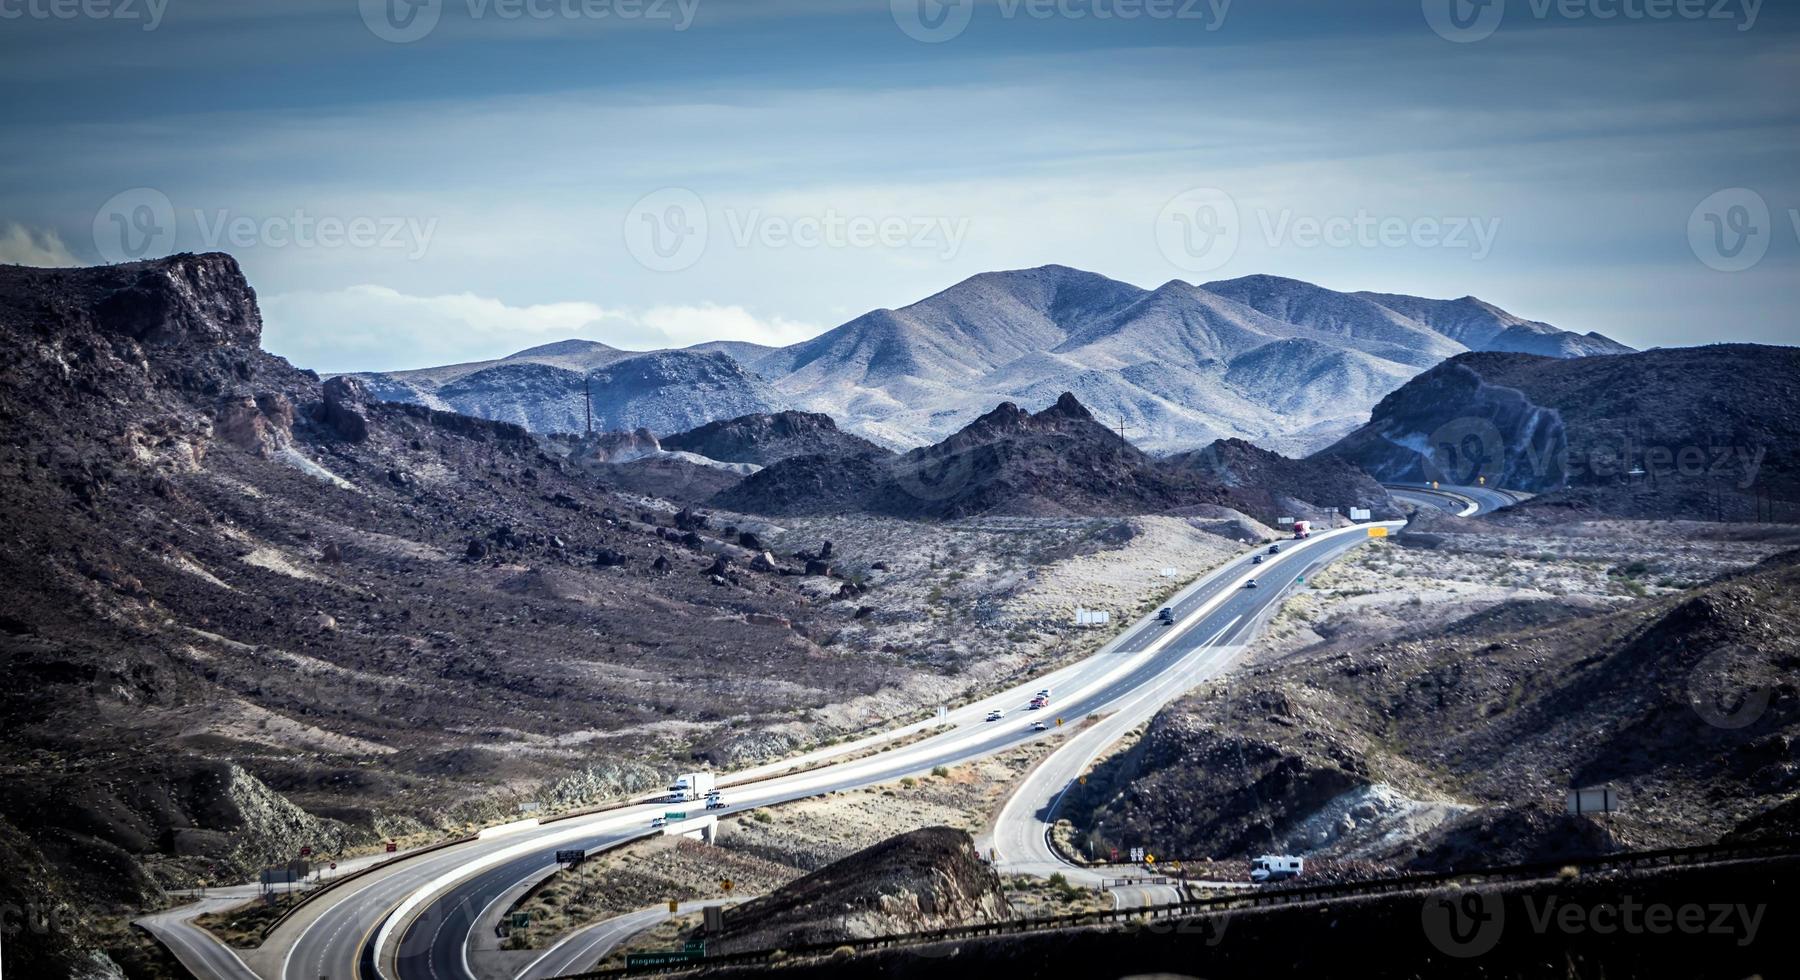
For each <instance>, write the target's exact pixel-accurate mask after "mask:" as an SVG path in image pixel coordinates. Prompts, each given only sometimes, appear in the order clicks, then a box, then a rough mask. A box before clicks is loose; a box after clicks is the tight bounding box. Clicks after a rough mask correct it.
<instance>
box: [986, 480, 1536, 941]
mask: <svg viewBox="0 0 1800 980" xmlns="http://www.w3.org/2000/svg"><path fill="white" fill-rule="evenodd" d="M1388 490H1389V492H1390V493H1392V494H1394V495H1395V496H1396V497H1398V498H1400V499H1403V500H1407V501H1408V502H1411V503H1414V504H1417V505H1421V506H1432V507H1440V508H1443V509H1445V510H1447V511H1450V512H1451V513H1455V514H1458V515H1459V516H1473V515H1476V514H1482V513H1490V512H1492V511H1494V510H1497V509H1500V508H1502V507H1508V506H1511V505H1512V504H1513V503H1515V502H1516V501H1517V499H1518V498H1517V496H1516V495H1514V494H1512V493H1510V492H1508V491H1505V490H1498V489H1490V488H1487V487H1464V486H1440V487H1437V488H1432V487H1429V486H1419V485H1411V484H1397V485H1391V486H1389V487H1388ZM1389 526H1390V527H1392V526H1394V525H1393V524H1390V525H1389ZM1362 540H1364V539H1360V538H1355V537H1353V536H1345V537H1343V538H1341V539H1339V540H1338V541H1337V542H1335V543H1333V544H1332V546H1331V547H1330V548H1329V549H1326V550H1319V551H1314V552H1312V553H1310V554H1307V555H1305V556H1303V561H1304V563H1305V568H1304V570H1303V571H1302V572H1301V573H1299V574H1297V575H1290V574H1289V573H1290V571H1291V569H1289V568H1285V567H1283V568H1281V575H1282V577H1281V578H1280V579H1275V580H1274V581H1277V582H1280V583H1282V584H1283V586H1284V587H1283V588H1281V589H1280V590H1271V592H1270V594H1268V595H1266V596H1264V597H1263V601H1260V602H1259V601H1257V600H1254V599H1252V598H1251V596H1250V595H1248V594H1246V595H1240V596H1238V597H1237V598H1235V599H1234V600H1232V601H1231V602H1228V603H1226V604H1224V605H1222V606H1220V607H1219V608H1217V609H1216V610H1214V611H1213V612H1212V613H1211V614H1210V615H1209V616H1208V617H1207V620H1206V621H1204V622H1203V623H1201V624H1197V625H1196V629H1197V630H1199V631H1200V632H1205V631H1206V630H1208V629H1210V628H1212V627H1213V626H1214V625H1218V627H1219V630H1220V632H1219V633H1218V634H1217V635H1216V637H1215V640H1214V641H1213V642H1212V643H1210V644H1209V647H1210V649H1207V650H1204V651H1201V652H1200V653H1199V654H1198V655H1197V656H1195V657H1194V658H1193V659H1192V661H1191V663H1189V664H1188V665H1186V666H1185V667H1184V668H1183V669H1182V670H1181V671H1178V672H1176V676H1182V677H1186V678H1188V679H1189V680H1188V682H1187V686H1188V687H1189V688H1191V687H1193V686H1195V685H1197V684H1199V683H1200V682H1202V681H1204V680H1208V679H1211V678H1214V677H1217V676H1219V675H1220V674H1222V673H1224V672H1225V671H1226V670H1227V669H1229V668H1230V666H1231V665H1232V663H1233V662H1235V661H1236V659H1237V658H1238V657H1239V656H1241V654H1242V652H1243V650H1244V647H1245V644H1246V643H1247V641H1248V640H1249V639H1250V638H1251V637H1253V636H1254V634H1255V632H1256V630H1257V628H1258V627H1259V626H1260V624H1261V622H1262V621H1263V619H1265V618H1266V617H1267V616H1268V615H1270V614H1272V613H1273V612H1274V610H1275V609H1276V608H1278V606H1279V604H1280V602H1281V600H1282V599H1283V598H1284V597H1285V595H1286V593H1287V591H1288V589H1287V588H1286V586H1288V585H1292V584H1297V583H1296V582H1295V579H1298V578H1302V577H1305V576H1310V575H1311V574H1313V573H1314V572H1316V571H1317V570H1319V569H1321V568H1323V567H1324V566H1325V565H1327V564H1329V563H1331V562H1332V561H1335V560H1336V559H1337V558H1338V557H1340V556H1341V555H1342V554H1343V553H1344V552H1345V551H1348V550H1349V549H1350V548H1353V547H1355V546H1356V545H1357V544H1359V543H1361V541H1362ZM1264 576H1265V577H1269V576H1270V573H1269V572H1264ZM1244 592H1245V593H1249V592H1250V590H1244ZM1226 617H1232V618H1231V619H1230V620H1229V621H1227V620H1226ZM1222 623H1225V624H1226V625H1220V624H1222ZM1179 694H1180V692H1179V691H1176V692H1173V693H1171V692H1170V691H1169V690H1168V687H1167V685H1160V686H1158V687H1154V688H1148V689H1146V690H1145V691H1143V692H1142V694H1141V695H1140V696H1139V697H1138V698H1136V699H1134V701H1132V702H1131V703H1129V704H1127V705H1125V706H1123V707H1121V709H1120V710H1119V711H1118V712H1117V713H1115V714H1114V715H1112V716H1111V717H1109V718H1107V719H1105V720H1104V721H1103V722H1102V723H1100V724H1099V725H1095V726H1093V727H1092V728H1090V729H1088V730H1086V731H1083V732H1081V733H1080V734H1079V735H1077V736H1076V737H1075V738H1073V739H1071V740H1070V742H1069V743H1068V744H1066V745H1064V746H1063V747H1062V748H1060V749H1058V750H1057V751H1056V752H1055V753H1054V754H1052V755H1051V756H1050V757H1049V758H1048V759H1046V760H1044V762H1043V763H1041V764H1040V765H1039V766H1038V767H1037V768H1036V769H1035V770H1033V771H1032V773H1031V774H1030V775H1029V776H1027V777H1026V779H1025V781H1024V782H1022V783H1021V784H1020V785H1019V787H1018V788H1017V789H1016V790H1015V791H1014V793H1013V795H1012V797H1010V798H1009V799H1008V801H1007V803H1006V805H1005V806H1004V807H1003V808H1002V809H1001V813H1000V816H999V817H997V818H996V820H995V823H994V826H993V827H992V828H991V829H990V830H989V832H988V833H987V834H985V835H983V838H982V845H983V846H984V847H987V848H988V849H990V851H991V853H993V854H994V855H995V857H996V863H997V864H998V865H999V867H1000V868H1001V870H1003V871H1007V872H1011V873H1019V874H1033V875H1038V876H1046V875H1049V874H1053V873H1061V874H1062V875H1064V877H1066V878H1069V879H1070V880H1071V881H1074V882H1076V883H1078V884H1083V885H1089V886H1097V885H1099V884H1101V883H1102V882H1103V881H1104V880H1106V879H1109V878H1110V879H1117V878H1120V877H1130V876H1133V875H1137V876H1147V875H1149V874H1150V872H1149V871H1148V870H1145V869H1133V870H1127V869H1125V868H1122V867H1119V866H1114V867H1110V868H1100V869H1089V868H1082V867H1078V866H1075V865H1072V864H1070V863H1069V862H1067V861H1065V860H1064V859H1063V857H1062V856H1061V855H1060V854H1058V853H1056V852H1055V850H1054V849H1053V848H1052V847H1051V846H1050V842H1049V836H1048V835H1049V831H1050V828H1051V826H1052V825H1054V823H1055V820H1056V812H1057V809H1058V807H1059V806H1060V804H1061V802H1062V798H1063V795H1064V794H1065V793H1067V792H1068V789H1069V788H1070V787H1071V786H1073V785H1074V784H1075V781H1076V780H1077V779H1079V778H1080V777H1081V775H1082V774H1083V773H1085V772H1086V771H1087V770H1088V768H1089V767H1090V766H1092V764H1093V763H1094V761H1095V760H1096V759H1098V758H1099V757H1100V756H1101V755H1102V754H1104V753H1105V752H1106V751H1107V750H1108V749H1109V748H1110V747H1111V746H1112V745H1113V744H1115V743H1116V742H1117V741H1118V740H1119V738H1120V737H1122V736H1123V735H1124V734H1125V733H1126V732H1127V731H1129V730H1131V729H1132V728H1134V727H1136V726H1137V725H1139V724H1141V723H1143V722H1145V721H1147V720H1148V719H1149V718H1150V717H1151V716H1153V715H1154V714H1155V713H1156V711H1157V710H1158V709H1159V708H1160V707H1161V705H1162V704H1164V703H1166V702H1167V701H1169V700H1172V699H1173V698H1174V697H1175V696H1179ZM1114 894H1115V896H1116V900H1117V902H1118V904H1119V906H1120V907H1134V906H1136V905H1139V904H1154V902H1155V901H1156V900H1162V901H1173V900H1174V899H1175V898H1176V896H1177V891H1176V889H1174V888H1172V887H1169V888H1158V887H1157V886H1125V887H1121V888H1115V889H1114Z"/></svg>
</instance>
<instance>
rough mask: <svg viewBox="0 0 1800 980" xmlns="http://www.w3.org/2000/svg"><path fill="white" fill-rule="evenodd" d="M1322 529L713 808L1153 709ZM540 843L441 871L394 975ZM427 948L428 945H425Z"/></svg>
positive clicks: (440, 947) (946, 760) (873, 779)
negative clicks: (1065, 664)
mask: <svg viewBox="0 0 1800 980" xmlns="http://www.w3.org/2000/svg"><path fill="white" fill-rule="evenodd" d="M1327 537H1331V535H1329V534H1328V533H1326V532H1321V533H1320V534H1319V535H1318V536H1317V538H1316V539H1315V540H1314V541H1308V542H1298V541H1288V542H1282V546H1283V549H1284V550H1283V552H1282V553H1281V554H1278V555H1269V554H1267V551H1266V549H1262V548H1259V549H1257V551H1256V552H1247V553H1245V554H1244V555H1242V556H1240V557H1239V558H1237V559H1234V560H1232V561H1230V562H1227V563H1226V564H1225V565H1223V566H1221V567H1220V568H1219V569H1216V570H1214V571H1213V572H1212V573H1209V574H1208V575H1207V576H1205V577H1203V578H1202V579H1201V580H1199V581H1197V582H1195V583H1194V584H1192V585H1190V586H1189V587H1188V588H1186V589H1184V590H1183V591H1182V592H1181V593H1180V594H1178V595H1177V596H1176V597H1175V598H1174V599H1172V600H1171V601H1170V603H1169V605H1170V606H1171V607H1172V608H1174V609H1175V610H1176V619H1177V625H1173V626H1170V625H1165V624H1163V623H1161V622H1159V621H1158V620H1157V619H1156V617H1155V614H1152V615H1151V616H1149V617H1146V618H1145V619H1144V620H1141V621H1139V622H1138V623H1136V624H1134V625H1133V626H1132V627H1131V628H1130V629H1128V630H1126V631H1125V633H1124V634H1123V635H1122V636H1120V637H1119V638H1117V639H1116V640H1114V641H1113V642H1112V643H1110V644H1108V645H1107V646H1106V647H1104V648H1102V651H1101V653H1099V654H1097V655H1095V656H1094V657H1093V658H1090V659H1089V660H1087V661H1084V662H1083V663H1082V664H1080V665H1077V668H1079V669H1065V670H1064V671H1059V672H1057V674H1053V675H1051V676H1052V677H1056V676H1058V675H1061V679H1062V683H1061V684H1059V685H1054V686H1052V692H1053V695H1055V697H1053V701H1052V706H1051V708H1050V709H1048V710H1046V711H1038V712H1031V711H1024V710H1020V711H1017V712H1016V713H1015V712H1012V711H1009V712H1008V714H1007V716H1006V717H1005V718H1003V719H1002V720H1001V721H998V722H992V723H989V722H985V721H982V720H979V719H980V718H982V717H984V716H985V709H986V707H987V706H988V705H989V704H997V705H1007V706H1009V707H1016V708H1023V707H1024V703H1025V702H1028V701H1029V699H1030V697H1031V694H1032V692H1034V691H1035V690H1037V689H1038V685H1039V683H1040V682H1035V681H1034V682H1032V683H1028V684H1025V685H1021V686H1020V687H1018V688H1016V689H1014V690H1013V691H1010V692H1006V693H1004V694H1001V695H996V696H995V697H993V698H989V699H984V700H983V701H980V702H977V703H976V704H975V705H972V706H970V707H969V708H968V709H963V710H962V712H961V716H962V717H961V722H962V723H961V724H958V725H957V727H956V728H955V729H954V730H952V731H949V732H945V733H943V734H940V735H935V736H932V737H930V738H927V739H924V740H921V741H919V742H917V743H914V744H912V745H908V746H904V747H902V748H899V749H894V750H891V751H888V752H884V753H880V754H878V755H876V756H873V757H871V758H868V759H860V760H853V761H848V762H840V763H837V764H836V765H833V766H830V767H828V768H825V769H821V770H817V771H813V772H807V773H799V774H794V775H789V776H784V777H777V778H775V779H770V780H765V781H763V782H761V783H757V784H753V785H747V786H737V787H733V788H731V789H728V790H727V792H726V794H725V796H726V800H727V802H728V804H729V805H728V806H726V807H725V808H723V809H721V810H719V811H717V812H718V813H719V814H720V815H725V814H730V813H734V812H738V811H741V810H745V809H750V808H753V807H757V806H766V805H769V804H772V803H780V802H786V801H789V800H793V799H800V798H804V797H807V796H812V795H816V794H819V793H823V792H830V791H835V790H842V789H852V788H857V787H860V786H866V785H871V784H875V783H881V782H887V781H889V780H892V779H896V778H899V777H900V776H903V775H908V774H912V773H917V772H922V771H926V770H928V769H930V768H932V767H934V766H937V765H949V764H955V763H959V762H963V761H967V760H968V759H971V758H976V757H979V756H982V755H986V754H989V753H992V752H996V751H999V750H1001V749H1005V748H1008V747H1010V746H1013V745H1016V744H1018V743H1019V742H1022V741H1025V740H1028V739H1031V738H1036V737H1044V733H1039V732H1035V731H1033V730H1032V727H1031V726H1032V723H1033V722H1034V721H1037V720H1038V719H1039V718H1040V717H1041V718H1043V719H1044V720H1045V721H1046V722H1047V723H1052V724H1053V723H1054V720H1055V719H1056V718H1059V717H1060V718H1063V719H1065V720H1073V719H1080V718H1084V717H1086V716H1087V715H1088V714H1093V713H1098V712H1101V711H1103V710H1107V709H1109V708H1110V707H1112V706H1115V705H1118V704H1121V703H1124V702H1126V701H1128V700H1132V696H1133V695H1134V693H1141V692H1143V691H1146V690H1149V691H1154V692H1156V694H1157V700H1156V701H1155V702H1154V703H1153V704H1151V706H1150V710H1151V711H1154V708H1155V706H1156V705H1160V703H1162V701H1164V700H1168V699H1170V698H1173V697H1175V696H1178V695H1179V694H1180V693H1181V692H1182V691H1184V690H1186V689H1187V688H1188V687H1191V686H1192V684H1193V683H1194V682H1195V680H1194V678H1192V677H1188V676H1185V669H1186V667H1187V666H1189V661H1190V660H1191V659H1192V656H1193V654H1194V653H1195V651H1197V650H1204V649H1205V648H1206V647H1207V646H1208V645H1210V644H1211V643H1213V642H1214V641H1215V640H1216V639H1217V637H1216V636H1214V635H1213V634H1211V633H1209V632H1204V631H1203V630H1210V629H1211V628H1212V626H1214V625H1218V624H1220V623H1225V624H1226V625H1234V624H1235V621H1236V620H1238V619H1241V618H1242V616H1243V615H1245V614H1248V613H1252V612H1254V611H1255V610H1257V609H1261V608H1264V607H1266V606H1268V605H1271V604H1272V603H1274V602H1275V601H1276V597H1275V593H1277V592H1279V591H1280V590H1279V589H1276V588H1269V589H1267V590H1266V591H1265V590H1262V589H1245V588H1242V584H1243V580H1244V579H1245V578H1247V577H1251V576H1255V577H1258V578H1259V580H1260V579H1270V578H1271V577H1276V578H1279V577H1282V576H1287V575H1289V574H1290V572H1292V571H1293V569H1295V568H1308V567H1314V566H1315V565H1316V564H1317V563H1316V562H1312V561H1311V560H1310V559H1309V558H1308V556H1309V555H1311V554H1313V553H1315V552H1329V553H1330V555H1331V556H1332V557H1335V556H1336V555H1337V554H1339V553H1341V551H1342V549H1343V548H1345V547H1348V544H1345V543H1343V542H1345V541H1349V542H1356V541H1361V540H1364V539H1365V537H1366V531H1363V530H1361V529H1355V530H1348V531H1340V532H1338V533H1337V535H1336V537H1331V540H1324V539H1325V538H1327ZM1256 554H1262V555H1263V556H1264V564H1262V565H1257V564H1255V563H1254V556H1255V555H1256ZM1208 605H1215V606H1219V607H1220V608H1221V609H1225V610H1230V612H1229V613H1227V615H1225V616H1223V617H1221V616H1220V615H1219V611H1218V610H1214V612H1212V613H1210V614H1208V615H1207V616H1205V617H1204V618H1201V619H1198V620H1195V619H1193V616H1194V614H1195V613H1196V612H1198V611H1200V610H1201V609H1202V608H1203V607H1206V606H1208ZM1172 672H1174V673H1173V674H1172ZM1158 681H1160V682H1161V683H1157V682H1158ZM660 809H661V808H660V807H654V806H652V807H640V808H634V809H633V810H631V811H625V812H620V813H618V814H614V815H609V817H608V818H607V823H608V825H609V826H614V827H618V828H620V829H621V830H625V829H628V828H630V827H631V821H634V820H635V821H639V823H637V825H636V826H637V827H639V828H642V827H644V826H645V823H644V821H647V820H648V818H649V816H650V815H652V814H654V813H656V812H659V811H660ZM642 832H643V831H642V830H640V831H639V833H640V834H641V833H642ZM520 846H521V847H524V846H525V845H520ZM557 846H567V845H557ZM549 850H550V848H549V847H548V846H545V847H541V848H538V849H537V850H536V851H534V852H532V853H529V854H526V855H522V856H520V857H518V858H516V859H508V863H506V864H504V865H502V866H500V867H499V868H497V869H495V870H491V871H490V870H489V869H488V868H486V867H481V868H466V869H465V870H466V871H468V872H470V873H468V874H466V875H465V876H463V877H462V878H461V879H460V880H458V881H454V882H450V883H447V884H446V885H445V886H444V887H443V889H442V890H441V893H439V894H436V895H435V896H432V897H430V898H429V899H428V900H423V901H422V903H421V904H420V906H419V908H420V909H421V910H422V911H421V914H420V918H419V920H417V922H415V923H411V924H403V929H401V930H400V931H401V936H400V948H401V949H402V950H404V951H408V952H407V953H404V954H402V955H399V956H396V957H395V958H394V964H395V967H396V969H397V971H398V975H399V976H400V977H401V978H402V980H424V978H431V980H448V978H451V977H455V978H467V977H469V976H470V972H469V971H468V969H467V968H466V967H465V966H464V965H463V959H462V954H461V948H462V946H463V945H464V942H466V928H465V934H464V940H463V941H457V942H455V943H454V945H455V947H456V948H455V950H454V951H453V952H446V950H445V947H447V946H449V945H450V944H451V941H453V940H455V939H456V936H455V934H454V933H451V932H448V931H447V930H446V929H445V928H444V926H445V923H449V922H455V923H456V924H457V925H459V926H463V927H466V926H467V925H471V924H472V922H473V913H474V912H479V910H480V909H481V908H482V907H483V906H484V905H485V904H486V903H487V902H488V901H491V900H492V898H493V896H495V895H497V894H499V893H500V892H502V891H505V890H506V889H508V888H511V887H512V886H513V885H514V884H515V883H517V882H518V881H519V880H520V878H519V877H518V873H519V872H520V871H531V870H534V869H542V868H544V867H545V866H546V865H547V864H548V851H549ZM459 908H463V909H469V910H471V914H470V915H466V916H458V915H457V913H456V912H455V910H456V909H459ZM426 950H429V951H430V952H424V951H426ZM384 962H385V960H384Z"/></svg>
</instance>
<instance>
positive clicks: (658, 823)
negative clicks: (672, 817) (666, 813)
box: [650, 817, 669, 830]
mask: <svg viewBox="0 0 1800 980" xmlns="http://www.w3.org/2000/svg"><path fill="white" fill-rule="evenodd" d="M668 825H669V818H668V817H651V818H650V829H651V830H656V829H657V828H659V827H667V826H668Z"/></svg>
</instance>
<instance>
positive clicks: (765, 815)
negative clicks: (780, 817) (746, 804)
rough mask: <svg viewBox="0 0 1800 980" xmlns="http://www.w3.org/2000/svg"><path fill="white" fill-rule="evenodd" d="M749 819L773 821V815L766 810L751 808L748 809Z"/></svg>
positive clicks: (760, 821) (762, 821)
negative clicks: (750, 809)
mask: <svg viewBox="0 0 1800 980" xmlns="http://www.w3.org/2000/svg"><path fill="white" fill-rule="evenodd" d="M750 819H752V820H754V821H756V822H757V823H774V822H775V815H774V814H773V813H770V812H769V811H767V810H752V811H750Z"/></svg>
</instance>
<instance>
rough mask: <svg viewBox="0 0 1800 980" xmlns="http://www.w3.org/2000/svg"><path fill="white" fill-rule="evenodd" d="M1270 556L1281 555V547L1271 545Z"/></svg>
mask: <svg viewBox="0 0 1800 980" xmlns="http://www.w3.org/2000/svg"><path fill="white" fill-rule="evenodd" d="M1269 554H1271V555H1279V554H1281V545H1278V544H1272V545H1269Z"/></svg>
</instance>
